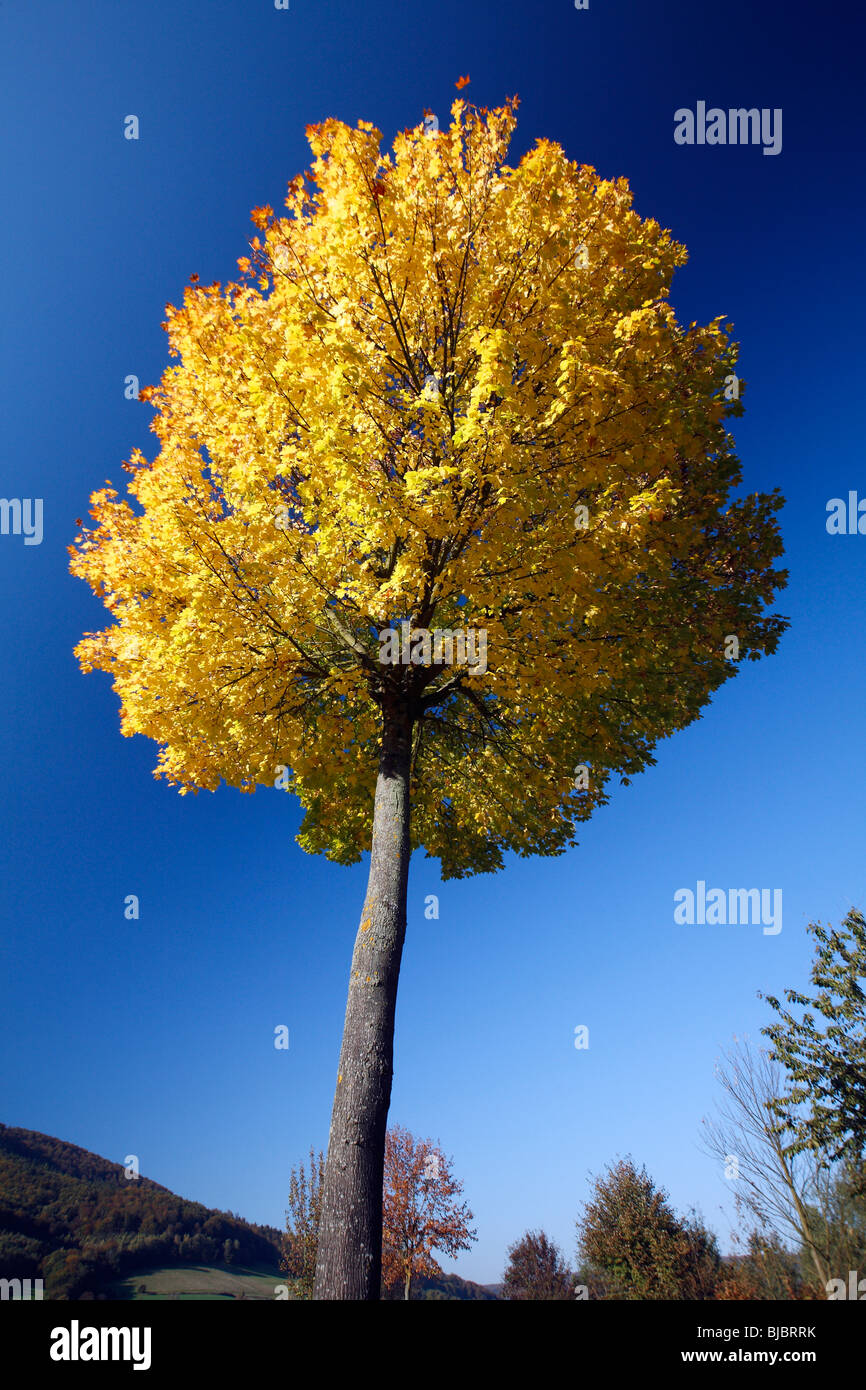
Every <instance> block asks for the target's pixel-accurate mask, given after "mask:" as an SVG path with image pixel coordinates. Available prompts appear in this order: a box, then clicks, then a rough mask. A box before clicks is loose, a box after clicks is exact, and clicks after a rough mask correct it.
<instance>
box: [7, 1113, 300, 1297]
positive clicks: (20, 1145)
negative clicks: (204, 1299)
mask: <svg viewBox="0 0 866 1390" xmlns="http://www.w3.org/2000/svg"><path fill="white" fill-rule="evenodd" d="M280 1258H281V1257H280V1232H279V1231H278V1230H276V1229H275V1227H273V1226H255V1225H252V1224H250V1223H249V1222H247V1221H243V1220H242V1219H241V1218H240V1217H239V1216H236V1215H234V1213H232V1212H223V1211H213V1210H211V1209H210V1208H209V1207H205V1206H202V1204H201V1203H200V1202H190V1201H187V1200H186V1199H185V1198H183V1197H178V1196H176V1195H175V1194H174V1193H173V1192H170V1191H169V1190H168V1188H166V1187H161V1186H160V1184H159V1183H156V1182H152V1181H151V1179H150V1178H144V1177H139V1178H135V1179H128V1178H127V1177H126V1176H125V1174H124V1170H123V1167H122V1166H121V1165H120V1164H119V1163H109V1161H108V1160H107V1159H105V1158H100V1157H99V1155H98V1154H94V1153H90V1152H88V1150H87V1149H80V1148H78V1147H77V1146H76V1145H75V1144H66V1143H64V1141H63V1140H62V1139H54V1138H52V1137H51V1136H50V1135H47V1134H37V1133H36V1131H35V1130H30V1129H13V1128H10V1127H9V1126H8V1125H0V1277H2V1278H5V1279H26V1278H40V1277H41V1278H43V1279H44V1281H45V1297H46V1298H74V1299H77V1298H80V1297H81V1295H82V1294H83V1293H91V1294H96V1293H97V1292H98V1291H100V1290H102V1289H104V1288H106V1287H107V1286H108V1285H110V1284H112V1283H113V1282H114V1281H116V1280H117V1279H118V1278H123V1276H124V1275H126V1274H128V1273H130V1272H131V1271H133V1270H136V1271H138V1270H142V1269H155V1268H163V1267H165V1266H167V1265H182V1264H187V1265H188V1264H219V1265H239V1266H241V1265H250V1266H270V1267H271V1268H273V1269H278V1268H279V1263H280Z"/></svg>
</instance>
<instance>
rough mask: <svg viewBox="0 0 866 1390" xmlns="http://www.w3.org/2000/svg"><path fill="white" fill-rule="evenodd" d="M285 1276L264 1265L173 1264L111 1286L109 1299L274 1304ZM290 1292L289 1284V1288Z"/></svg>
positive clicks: (149, 1270) (132, 1276) (146, 1271)
mask: <svg viewBox="0 0 866 1390" xmlns="http://www.w3.org/2000/svg"><path fill="white" fill-rule="evenodd" d="M286 1282H287V1280H286V1276H285V1275H284V1274H280V1273H279V1271H278V1270H272V1269H269V1268H268V1267H267V1266H266V1265H256V1266H246V1265H237V1266H235V1265H175V1266H173V1267H168V1268H165V1269H145V1270H142V1271H141V1273H140V1274H130V1275H129V1276H128V1277H127V1278H126V1279H121V1280H119V1281H118V1283H116V1284H114V1285H113V1286H112V1288H111V1290H110V1292H109V1294H108V1296H109V1298H110V1299H133V1300H135V1301H144V1300H146V1299H154V1298H156V1299H164V1298H172V1299H173V1298H194V1299H202V1300H206V1301H210V1302H213V1301H214V1300H216V1299H227V1298H228V1299H232V1298H253V1299H259V1300H261V1299H268V1300H269V1301H271V1302H274V1301H275V1294H274V1290H275V1288H276V1286H277V1285H278V1284H285V1283H286ZM289 1291H290V1293H291V1285H289Z"/></svg>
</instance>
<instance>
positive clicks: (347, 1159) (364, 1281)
mask: <svg viewBox="0 0 866 1390" xmlns="http://www.w3.org/2000/svg"><path fill="white" fill-rule="evenodd" d="M411 750H412V721H411V718H410V717H409V714H408V712H407V710H406V708H405V705H402V704H400V703H398V702H397V701H392V702H390V703H389V702H388V700H387V697H386V702H385V704H384V706H383V723H382V749H381V754H380V758H379V776H378V780H377V782H376V802H375V807H374V812H373V844H372V854H371V857H370V878H369V881H368V884H367V896H366V898H365V900H364V910H363V912H362V913H361V925H360V927H359V928H358V935H357V937H356V938H355V950H354V953H353V955H352V970H351V974H350V977H349V1000H348V1003H347V1005H346V1021H345V1024H344V1027H343V1045H342V1048H341V1049H340V1064H339V1068H338V1072H337V1088H336V1094H335V1096H334V1108H333V1111H332V1114H331V1132H330V1137H329V1139H328V1158H327V1162H326V1164H325V1181H324V1187H323V1192H322V1218H321V1223H320V1226H319V1253H318V1259H317V1263H316V1283H315V1290H314V1293H313V1297H314V1298H316V1299H367V1300H372V1299H378V1298H379V1297H380V1296H381V1277H382V1179H383V1170H384V1163H385V1129H386V1126H387V1121H388V1106H389V1104H390V1101H391V1078H392V1076H393V1070H394V1068H393V1060H394V1014H395V1008H396V1003H397V981H398V978H399V974H400V958H401V956H402V953H403V941H404V938H405V935H406V889H407V886H408V882H409V854H410V846H409V765H410V758H411Z"/></svg>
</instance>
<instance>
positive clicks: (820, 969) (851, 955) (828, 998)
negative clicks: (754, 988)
mask: <svg viewBox="0 0 866 1390" xmlns="http://www.w3.org/2000/svg"><path fill="white" fill-rule="evenodd" d="M807 930H808V931H809V932H810V933H811V934H812V936H813V937H814V940H815V958H814V960H813V962H812V967H811V972H810V973H811V980H812V984H813V986H814V988H815V991H816V992H815V994H814V995H808V994H804V993H802V992H801V991H800V990H795V989H786V990H785V998H786V1000H787V1002H788V1004H793V1005H795V1006H796V1007H797V1008H798V1009H799V1010H802V1012H801V1013H799V1014H798V1013H795V1012H793V1011H792V1010H791V1009H786V1008H785V1007H784V1006H783V1005H782V1004H781V1003H780V1002H779V1000H778V999H776V998H774V996H773V995H770V994H768V995H767V996H766V998H767V1002H768V1004H770V1006H771V1007H772V1008H773V1009H775V1011H776V1013H777V1014H778V1015H779V1017H778V1020H777V1022H775V1023H772V1024H770V1025H769V1026H768V1027H766V1028H763V1029H762V1030H761V1031H762V1032H763V1033H764V1034H765V1035H766V1036H767V1037H768V1038H769V1039H770V1041H771V1043H772V1049H773V1050H772V1052H771V1054H770V1055H771V1056H772V1057H773V1058H774V1059H776V1060H777V1061H778V1062H780V1063H781V1064H782V1065H783V1066H784V1067H785V1069H786V1071H787V1074H788V1082H789V1084H788V1086H787V1089H786V1091H785V1094H784V1095H781V1096H777V1097H776V1099H775V1101H774V1103H773V1111H774V1113H775V1115H776V1116H777V1118H778V1119H779V1121H780V1122H781V1125H782V1130H783V1133H784V1134H785V1137H786V1138H787V1140H788V1147H789V1148H790V1150H791V1152H792V1153H795V1154H796V1153H802V1152H803V1151H804V1150H807V1149H808V1150H811V1151H813V1152H818V1153H819V1154H820V1155H821V1158H822V1162H824V1163H825V1165H829V1164H831V1163H835V1162H840V1161H841V1162H843V1163H844V1164H846V1165H848V1167H849V1169H850V1175H851V1180H852V1181H853V1182H854V1183H855V1186H859V1188H860V1190H861V1192H866V1168H864V1158H866V993H864V989H863V982H864V981H866V920H864V918H863V914H862V912H860V911H859V910H858V909H857V908H851V910H850V911H849V912H848V913H847V914H846V916H845V919H844V921H843V922H842V924H841V926H840V927H838V928H836V929H832V928H829V927H825V926H822V924H821V923H820V922H810V923H809V926H808V928H807ZM813 1011H814V1012H813Z"/></svg>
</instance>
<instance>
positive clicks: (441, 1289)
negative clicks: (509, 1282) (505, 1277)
mask: <svg viewBox="0 0 866 1390" xmlns="http://www.w3.org/2000/svg"><path fill="white" fill-rule="evenodd" d="M498 1289H499V1285H498V1284H474V1283H473V1282H472V1280H471V1279H461V1278H460V1275H459V1274H443V1275H442V1276H441V1278H439V1279H416V1280H415V1281H414V1282H413V1285H412V1301H413V1302H414V1300H415V1299H416V1298H417V1299H425V1300H427V1299H445V1300H447V1301H449V1302H453V1301H454V1300H455V1299H460V1300H461V1301H463V1300H464V1299H485V1300H488V1301H489V1300H491V1299H492V1300H494V1301H498V1299H499V1293H498Z"/></svg>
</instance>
